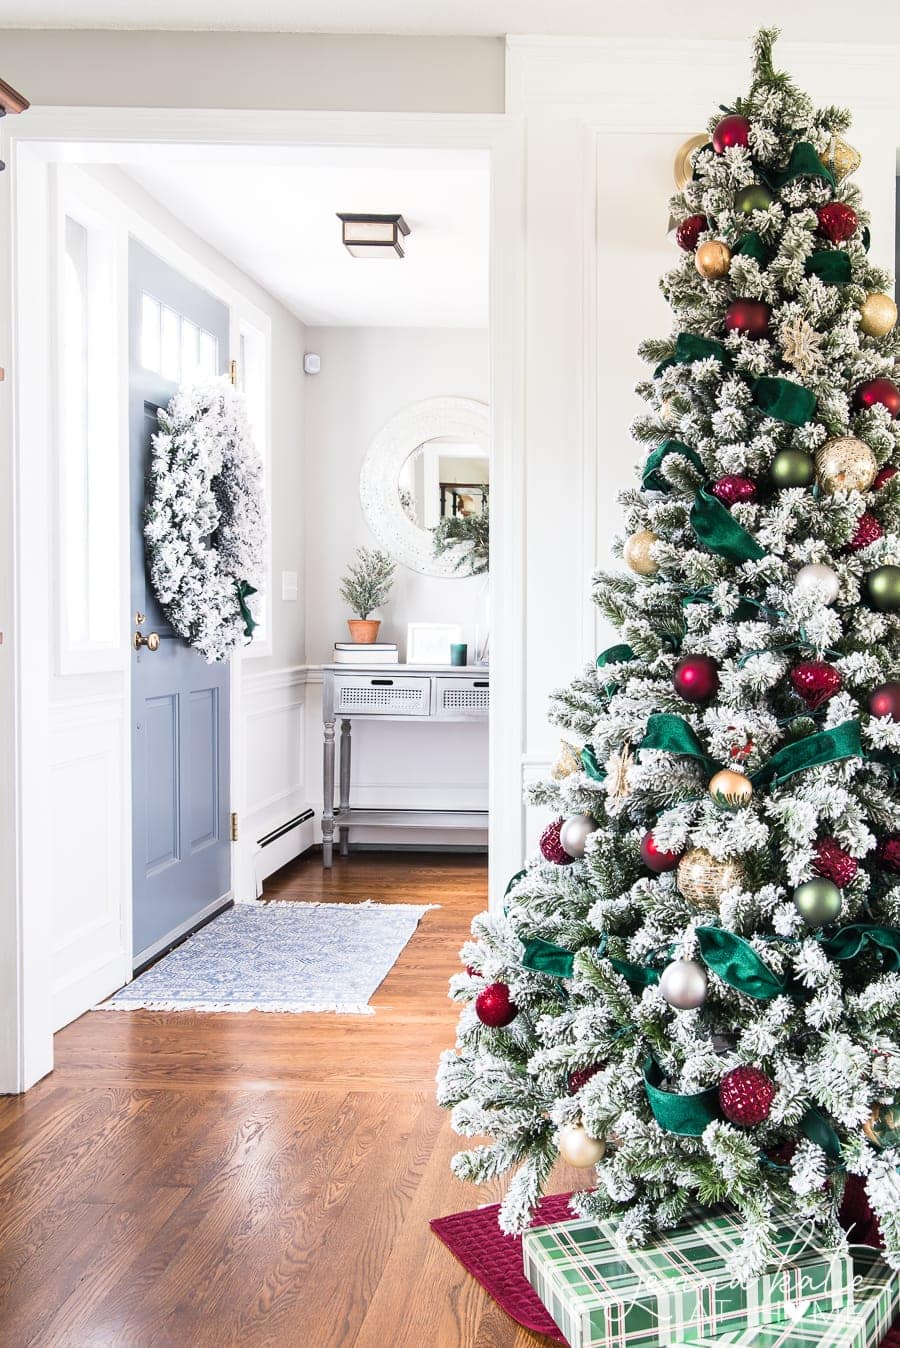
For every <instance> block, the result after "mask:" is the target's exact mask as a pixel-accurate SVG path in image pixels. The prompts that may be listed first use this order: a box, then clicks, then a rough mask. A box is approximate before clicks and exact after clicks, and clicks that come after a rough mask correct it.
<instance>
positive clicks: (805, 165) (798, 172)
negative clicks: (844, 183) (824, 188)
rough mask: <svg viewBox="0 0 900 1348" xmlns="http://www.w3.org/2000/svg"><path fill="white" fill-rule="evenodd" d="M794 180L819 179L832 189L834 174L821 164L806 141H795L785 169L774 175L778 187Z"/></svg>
mask: <svg viewBox="0 0 900 1348" xmlns="http://www.w3.org/2000/svg"><path fill="white" fill-rule="evenodd" d="M795 178H821V179H822V180H823V181H824V182H826V183H828V185H829V186H830V187H832V188H833V187H834V174H833V173H832V171H831V169H830V168H828V167H827V166H826V165H825V164H823V163H822V161H821V159H820V158H819V156H818V155H817V154H816V152H815V150H814V149H813V147H812V146H811V145H810V143H809V141H808V140H798V141H797V144H796V145H795V146H794V148H793V149H792V150H791V157H790V159H789V160H788V165H787V168H786V169H783V170H782V171H781V173H776V175H775V181H776V183H777V184H778V186H779V187H784V186H785V185H786V184H787V183H791V182H793V181H794V179H795Z"/></svg>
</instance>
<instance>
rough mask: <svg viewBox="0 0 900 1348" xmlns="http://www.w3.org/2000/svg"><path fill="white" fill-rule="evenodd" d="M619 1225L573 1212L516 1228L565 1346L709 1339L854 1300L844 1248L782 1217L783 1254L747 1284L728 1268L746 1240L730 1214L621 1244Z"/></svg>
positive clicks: (528, 1272)
mask: <svg viewBox="0 0 900 1348" xmlns="http://www.w3.org/2000/svg"><path fill="white" fill-rule="evenodd" d="M615 1231H616V1227H615V1223H614V1222H591V1221H583V1220H576V1221H572V1222H554V1223H552V1224H551V1225H549V1226H538V1227H534V1228H533V1229H532V1230H530V1231H526V1232H525V1234H524V1236H523V1237H522V1252H523V1257H524V1262H525V1276H526V1278H527V1279H528V1281H529V1282H530V1283H531V1285H532V1287H533V1288H534V1290H535V1291H536V1292H537V1294H538V1296H539V1297H540V1299H541V1301H542V1302H543V1303H544V1305H545V1306H546V1308H547V1310H548V1311H549V1312H550V1314H551V1315H552V1316H553V1319H554V1320H555V1321H556V1323H557V1324H558V1325H559V1328H560V1329H561V1330H562V1332H563V1334H564V1335H565V1336H566V1338H567V1339H568V1341H569V1343H570V1345H571V1348H660V1346H661V1345H671V1344H674V1343H676V1342H679V1341H681V1340H685V1341H692V1342H693V1343H696V1342H697V1340H698V1338H700V1337H701V1336H702V1335H706V1336H707V1337H706V1340H705V1342H709V1341H710V1339H711V1338H712V1337H714V1336H715V1335H718V1334H722V1333H723V1332H725V1331H728V1330H738V1329H741V1330H742V1329H745V1328H750V1329H752V1330H753V1332H754V1333H758V1332H759V1331H758V1329H757V1328H756V1327H757V1326H759V1325H769V1324H772V1323H777V1322H780V1321H783V1320H787V1319H789V1318H792V1317H795V1316H796V1315H797V1314H798V1313H804V1314H808V1315H827V1314H828V1313H829V1312H831V1311H836V1310H841V1309H842V1308H843V1307H845V1306H852V1305H853V1265H852V1262H851V1259H850V1256H849V1254H848V1253H847V1252H846V1251H842V1250H825V1251H823V1250H819V1249H816V1248H815V1246H813V1245H812V1244H811V1243H810V1242H809V1240H808V1239H806V1237H805V1236H804V1235H802V1234H801V1233H799V1232H798V1231H797V1229H796V1223H794V1224H793V1226H792V1225H789V1224H788V1221H787V1218H786V1219H785V1225H784V1226H782V1227H780V1228H779V1230H778V1234H777V1239H776V1244H777V1247H778V1251H779V1255H780V1258H779V1259H778V1260H777V1262H775V1263H773V1265H772V1267H771V1269H769V1270H768V1271H767V1272H766V1273H765V1274H763V1276H762V1277H760V1278H757V1279H756V1280H755V1281H753V1282H751V1283H749V1284H748V1285H747V1286H746V1287H744V1286H741V1285H740V1284H738V1283H735V1282H734V1281H733V1279H732V1277H731V1275H730V1273H729V1272H728V1270H727V1258H728V1256H729V1255H730V1254H731V1252H732V1251H733V1250H735V1249H736V1248H737V1246H738V1245H739V1244H740V1243H741V1239H742V1237H741V1229H740V1220H739V1218H738V1216H737V1214H736V1213H731V1212H716V1213H712V1214H710V1213H705V1214H696V1215H695V1216H694V1217H693V1219H692V1220H691V1221H689V1222H688V1223H687V1224H685V1225H683V1226H681V1227H679V1228H678V1229H677V1230H675V1231H671V1232H667V1233H666V1234H665V1235H660V1236H656V1237H655V1238H654V1240H653V1241H652V1242H651V1243H650V1244H649V1245H647V1246H646V1247H645V1248H644V1249H640V1250H628V1251H622V1250H621V1249H619V1248H618V1246H617V1244H616V1240H615ZM716 1342H721V1340H719V1339H717V1340H716ZM747 1342H748V1343H751V1342H753V1343H755V1342H756V1340H754V1339H753V1338H752V1336H751V1338H750V1339H748V1340H747Z"/></svg>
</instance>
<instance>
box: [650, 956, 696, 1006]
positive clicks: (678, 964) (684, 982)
mask: <svg viewBox="0 0 900 1348" xmlns="http://www.w3.org/2000/svg"><path fill="white" fill-rule="evenodd" d="M659 990H660V992H661V993H662V995H663V998H664V1000H665V1001H667V1002H668V1003H669V1005H670V1006H674V1007H675V1009H676V1011H693V1010H694V1009H695V1007H698V1006H702V1005H703V1003H704V1002H705V1001H706V970H705V969H704V967H703V965H702V964H698V963H697V962H696V960H673V961H672V963H671V964H667V965H666V967H665V969H663V971H662V974H661V976H660V980H659Z"/></svg>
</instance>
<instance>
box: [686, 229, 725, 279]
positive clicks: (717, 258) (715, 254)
mask: <svg viewBox="0 0 900 1348" xmlns="http://www.w3.org/2000/svg"><path fill="white" fill-rule="evenodd" d="M694 266H695V267H696V268H697V270H698V272H699V273H700V275H701V276H704V277H705V278H706V280H707V281H720V280H721V279H722V277H723V276H727V275H728V268H729V267H730V266H731V249H730V248H729V247H728V244H727V243H723V242H722V240H721V239H707V241H706V243H701V245H700V247H699V248H698V249H697V251H696V253H695V254H694Z"/></svg>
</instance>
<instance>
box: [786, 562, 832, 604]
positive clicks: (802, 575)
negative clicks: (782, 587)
mask: <svg viewBox="0 0 900 1348" xmlns="http://www.w3.org/2000/svg"><path fill="white" fill-rule="evenodd" d="M840 588H841V583H840V581H839V580H838V578H837V575H836V573H835V572H834V571H832V569H831V567H830V566H826V565H825V563H824V562H810V563H809V565H808V566H801V568H800V570H799V571H798V572H797V578H796V580H795V581H794V592H795V593H796V594H804V595H817V596H818V595H820V596H821V597H822V599H823V600H824V602H825V603H826V604H833V603H834V601H835V599H837V597H838V590H839V589H840Z"/></svg>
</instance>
